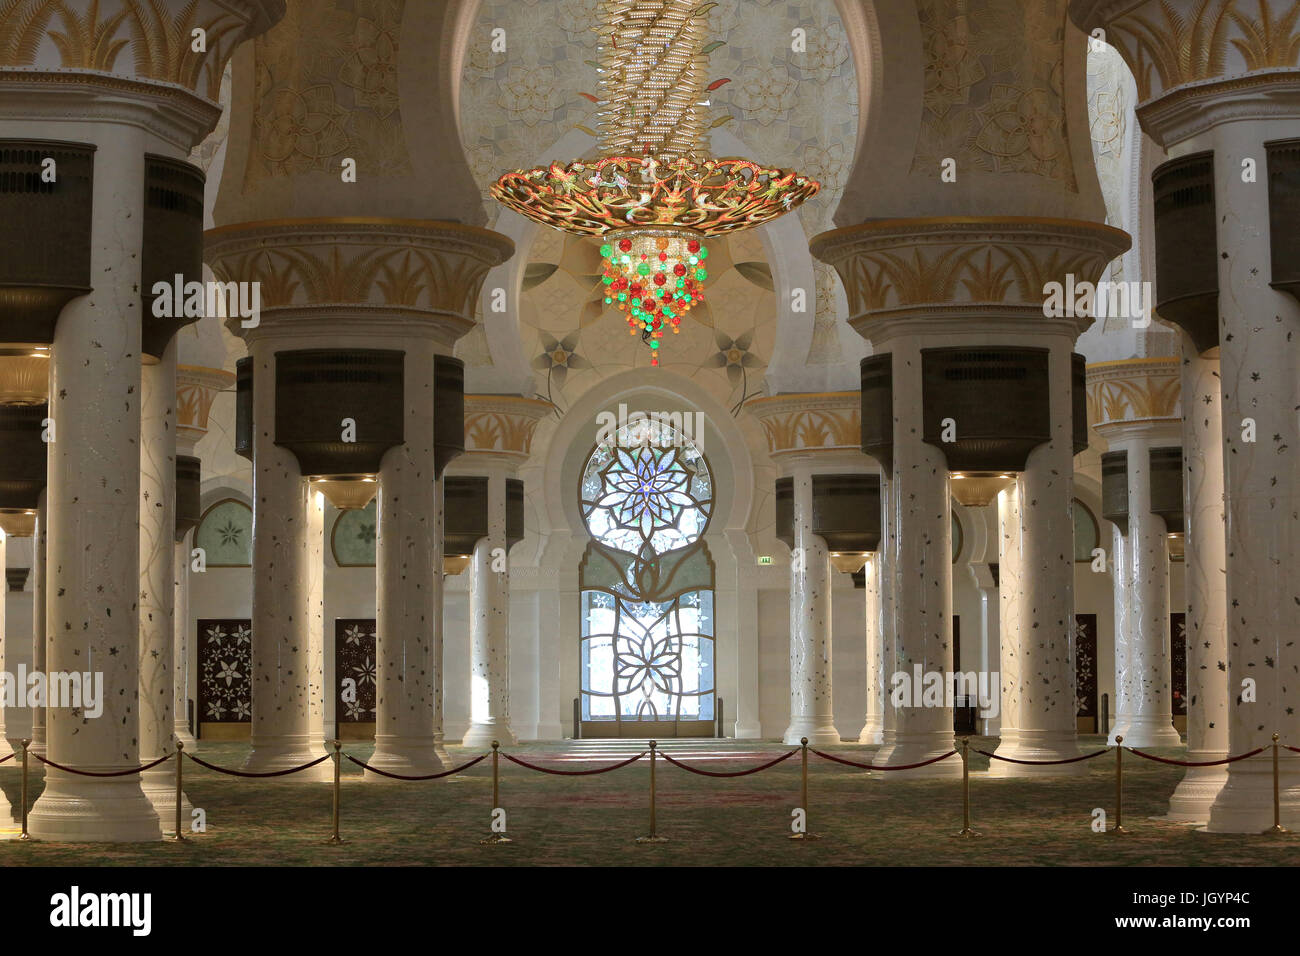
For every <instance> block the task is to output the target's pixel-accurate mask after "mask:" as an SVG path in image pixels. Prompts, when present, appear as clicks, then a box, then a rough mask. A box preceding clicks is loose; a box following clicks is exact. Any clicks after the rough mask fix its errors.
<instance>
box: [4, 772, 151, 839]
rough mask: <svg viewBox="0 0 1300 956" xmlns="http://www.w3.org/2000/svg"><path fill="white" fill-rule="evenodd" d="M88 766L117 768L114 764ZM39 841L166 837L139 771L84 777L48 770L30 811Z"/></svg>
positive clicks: (29, 822)
mask: <svg viewBox="0 0 1300 956" xmlns="http://www.w3.org/2000/svg"><path fill="white" fill-rule="evenodd" d="M85 769H96V770H113V769H118V768H113V767H95V768H85ZM27 830H28V832H29V833H30V834H31V835H32V838H33V839H36V840H49V841H51V842H54V843H147V842H150V841H154V840H161V839H162V827H161V826H160V824H159V822H158V814H157V813H156V812H155V811H154V808H153V806H152V805H151V804H150V803H149V800H148V798H147V797H146V796H145V795H144V790H143V789H142V788H141V786H140V778H139V776H138V775H134V774H133V775H131V776H129V777H78V776H75V775H73V774H70V773H65V772H63V771H62V770H55V769H54V768H53V767H49V768H47V769H46V773H45V792H44V793H42V794H41V796H40V799H39V800H37V801H36V805H35V806H33V807H32V809H31V812H30V813H29V814H28V815H27Z"/></svg>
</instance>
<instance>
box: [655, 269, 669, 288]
mask: <svg viewBox="0 0 1300 956" xmlns="http://www.w3.org/2000/svg"><path fill="white" fill-rule="evenodd" d="M667 281H668V277H667V276H666V275H664V274H663V273H662V272H659V273H656V274H655V285H663V284H664V283H665V282H667Z"/></svg>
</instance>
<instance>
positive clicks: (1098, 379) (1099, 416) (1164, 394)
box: [1087, 357, 1182, 430]
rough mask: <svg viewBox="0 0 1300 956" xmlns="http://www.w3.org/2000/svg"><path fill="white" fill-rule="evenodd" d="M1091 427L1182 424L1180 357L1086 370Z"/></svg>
mask: <svg viewBox="0 0 1300 956" xmlns="http://www.w3.org/2000/svg"><path fill="white" fill-rule="evenodd" d="M1087 398H1088V424H1089V425H1091V426H1093V427H1094V428H1099V429H1103V430H1104V429H1105V428H1106V426H1108V425H1121V424H1132V423H1134V422H1155V421H1175V422H1176V421H1180V420H1181V418H1182V401H1181V399H1182V372H1181V367H1180V360H1179V359H1178V358H1169V357H1161V358H1135V359H1123V360H1121V361H1118V362H1097V363H1096V364H1094V365H1089V366H1088V370H1087Z"/></svg>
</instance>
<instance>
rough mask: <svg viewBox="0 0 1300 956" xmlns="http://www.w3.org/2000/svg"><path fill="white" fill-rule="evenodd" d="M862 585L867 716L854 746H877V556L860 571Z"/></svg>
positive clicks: (881, 659) (880, 733) (881, 725)
mask: <svg viewBox="0 0 1300 956" xmlns="http://www.w3.org/2000/svg"><path fill="white" fill-rule="evenodd" d="M862 572H863V576H864V583H865V585H866V587H865V590H864V592H863V603H864V604H865V605H866V608H865V621H864V624H865V627H866V634H867V714H866V723H864V724H863V726H862V733H861V734H859V735H858V743H860V744H868V745H871V746H879V745H880V744H881V743H882V742H883V740H884V733H885V694H886V693H888V685H887V683H886V681H885V645H884V642H883V641H882V640H881V633H882V632H883V630H884V628H883V618H884V610H883V608H882V607H881V603H880V552H876V553H875V554H872V555H869V556H868V557H867V563H866V566H865V567H863V569H862Z"/></svg>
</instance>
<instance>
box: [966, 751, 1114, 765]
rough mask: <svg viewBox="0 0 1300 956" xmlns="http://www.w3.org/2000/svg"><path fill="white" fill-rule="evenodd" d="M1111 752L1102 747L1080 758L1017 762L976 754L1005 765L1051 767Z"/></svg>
mask: <svg viewBox="0 0 1300 956" xmlns="http://www.w3.org/2000/svg"><path fill="white" fill-rule="evenodd" d="M1109 751H1110V748H1109V747H1102V748H1101V749H1100V750H1094V751H1093V752H1092V753H1090V754H1081V755H1080V756H1078V757H1067V758H1066V759H1064V760H1017V759H1016V758H1015V757H999V756H998V755H997V754H991V753H989V752H988V751H987V750H976V751H975V752H976V753H977V754H983V755H984V756H986V757H988V758H990V759H992V760H1001V761H1002V762H1003V763H1020V764H1026V765H1027V766H1030V767H1049V766H1053V765H1055V764H1062V763H1078V762H1079V761H1080V760H1091V759H1092V758H1093V757H1100V756H1101V755H1102V754H1104V753H1108V752H1109Z"/></svg>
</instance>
